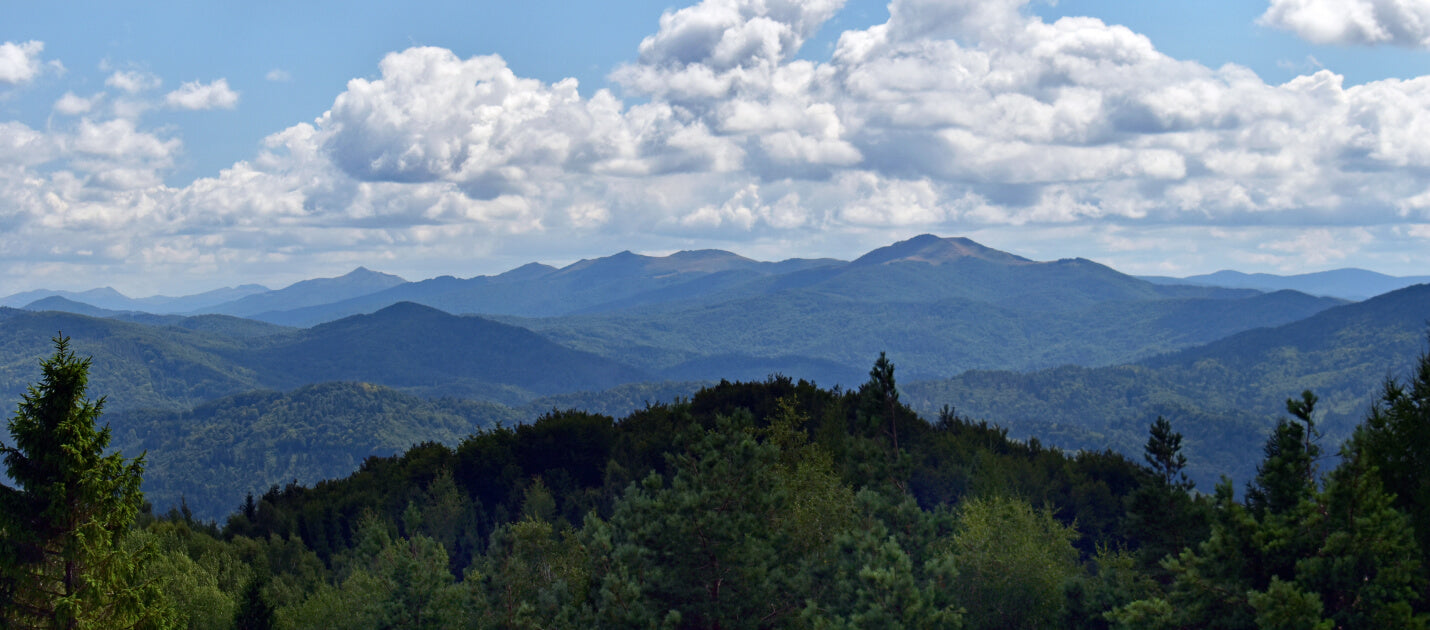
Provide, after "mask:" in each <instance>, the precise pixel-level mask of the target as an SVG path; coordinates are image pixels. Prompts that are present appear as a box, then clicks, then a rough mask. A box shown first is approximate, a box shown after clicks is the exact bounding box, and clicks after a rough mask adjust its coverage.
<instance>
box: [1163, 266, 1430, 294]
mask: <svg viewBox="0 0 1430 630" xmlns="http://www.w3.org/2000/svg"><path fill="white" fill-rule="evenodd" d="M1142 278H1143V279H1144V280H1148V281H1151V282H1156V283H1158V284H1190V285H1197V286H1211V287H1231V288H1241V289H1256V290H1257V291H1284V290H1291V291H1300V292H1302V293H1307V294H1310V295H1325V296H1330V297H1338V298H1343V299H1347V300H1364V299H1366V298H1370V297H1375V296H1377V295H1380V294H1382V293H1389V292H1391V291H1394V290H1396V289H1404V288H1405V287H1408V286H1410V285H1413V284H1424V283H1426V282H1430V276H1388V275H1385V274H1383V273H1376V272H1374V271H1366V270H1365V269H1354V268H1352V269H1332V270H1330V271H1318V272H1315V273H1301V274H1296V275H1291V276H1278V275H1275V274H1269V273H1242V272H1240V271H1231V270H1222V271H1218V272H1216V273H1208V274H1202V275H1196V276H1187V277H1185V278H1168V277H1164V276H1143V277H1142Z"/></svg>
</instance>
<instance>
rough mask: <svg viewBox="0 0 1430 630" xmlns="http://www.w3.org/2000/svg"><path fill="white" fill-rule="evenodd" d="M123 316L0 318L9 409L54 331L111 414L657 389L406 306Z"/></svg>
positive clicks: (602, 365)
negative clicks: (308, 318)
mask: <svg viewBox="0 0 1430 630" xmlns="http://www.w3.org/2000/svg"><path fill="white" fill-rule="evenodd" d="M123 317H125V318H126V319H130V320H132V321H124V320H121V319H116V318H108V317H89V316H85V315H78V314H73V313H64V312H58V311H44V312H32V311H24V310H16V309H0V396H4V397H5V398H6V399H8V400H19V398H20V396H21V394H23V393H24V391H25V387H26V386H27V385H28V384H29V383H32V382H34V380H35V377H36V375H37V371H38V367H37V366H38V365H39V358H40V357H42V356H45V352H46V349H47V344H48V343H49V339H50V337H52V336H54V335H55V334H56V333H63V334H65V335H67V336H69V337H71V338H72V339H73V342H74V347H75V348H77V349H79V351H80V352H83V353H84V354H85V355H92V356H93V358H94V374H95V376H94V382H93V385H94V387H95V388H96V389H98V390H102V391H106V392H111V393H110V394H109V398H108V402H107V404H108V408H109V409H111V410H114V411H121V410H130V409H141V408H142V409H171V410H172V409H181V408H186V407H189V406H192V405H195V404H198V403H201V402H204V401H207V400H212V399H215V398H218V397H221V396H228V395H232V394H237V393H240V392H245V391H250V390H255V389H264V388H266V389H274V390H280V391H283V390H289V389H292V388H295V387H299V386H302V385H307V384H312V383H321V382H326V381H342V380H348V381H366V382H372V383H377V384H381V385H386V386H390V387H396V388H403V389H405V390H407V391H408V392H409V393H420V394H423V395H429V396H443V395H452V396H462V397H470V398H481V399H488V400H496V401H501V402H504V403H506V404H510V405H522V404H525V403H527V402H529V401H531V400H532V399H534V398H537V397H540V396H545V395H552V394H561V393H569V392H578V391H584V390H603V389H608V388H611V387H615V386H617V385H620V384H623V383H632V382H638V381H647V380H663V379H658V378H652V376H651V375H649V374H646V373H644V372H641V371H639V370H637V369H634V368H631V367H627V366H625V365H624V364H621V363H619V362H615V361H611V360H608V359H604V358H601V357H599V356H594V355H591V354H588V353H584V352H581V351H578V350H572V349H569V348H565V347H562V346H559V345H557V344H555V343H553V342H551V341H549V340H547V339H545V338H543V337H542V336H540V335H538V334H536V333H533V332H531V331H529V330H524V329H521V328H517V327H514V326H510V325H507V324H501V323H497V322H492V321H489V320H485V319H482V318H477V317H457V316H453V315H448V314H446V313H442V312H441V311H437V310H435V309H431V308H428V307H423V306H417V305H412V304H399V305H396V306H393V307H389V308H388V309H385V310H383V311H381V312H378V313H376V314H373V315H364V316H358V317H354V318H350V319H348V320H340V321H337V322H333V323H330V324H326V325H323V326H318V327H315V328H312V329H301V330H300V329H291V328H285V327H280V326H274V325H272V324H265V323H262V322H255V321H252V320H245V319H238V318H233V317H228V316H222V315H203V316H195V317H178V316H170V315H147V314H131V315H125V316H123Z"/></svg>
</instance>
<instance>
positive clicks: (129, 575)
mask: <svg viewBox="0 0 1430 630" xmlns="http://www.w3.org/2000/svg"><path fill="white" fill-rule="evenodd" d="M54 344H55V354H54V356H52V357H50V358H49V359H46V360H44V361H42V362H41V364H40V366H41V370H42V374H43V376H42V379H41V381H40V383H39V384H38V385H32V386H30V388H29V390H28V391H27V392H26V394H25V395H24V398H23V399H22V400H21V402H20V405H19V409H18V410H17V411H16V413H15V416H14V417H13V418H11V420H10V424H9V427H10V435H11V437H12V438H13V439H14V440H15V446H13V447H12V446H9V445H5V444H0V453H3V454H4V457H5V467H6V470H7V471H8V472H9V475H10V478H11V479H13V480H14V482H15V484H16V486H17V487H16V488H8V487H4V486H0V546H3V548H0V580H3V581H0V621H3V624H0V625H4V626H5V627H7V628H135V627H168V626H169V625H171V624H172V621H173V614H172V611H170V610H169V609H168V607H167V606H165V605H164V604H163V603H162V602H161V601H160V597H159V596H160V593H159V590H158V585H156V584H153V583H150V582H145V581H143V580H141V579H140V577H139V576H140V575H142V567H141V566H140V565H141V563H142V562H143V561H145V560H146V559H147V558H148V557H149V556H152V555H153V550H152V548H141V549H139V550H137V551H136V552H130V551H127V550H125V549H124V548H123V547H122V545H121V543H122V540H123V538H124V535H125V533H126V532H127V531H128V529H129V527H130V526H131V525H132V524H133V522H134V519H135V516H136V515H137V514H138V512H139V508H140V504H141V503H142V501H143V495H142V494H141V493H140V491H139V482H140V477H141V475H142V473H143V470H144V457H143V456H142V455H141V456H139V457H138V458H135V459H134V460H131V461H126V460H125V459H124V458H123V456H122V455H120V454H119V453H114V454H110V455H105V454H104V451H105V449H106V448H107V447H108V446H109V439H110V432H109V427H108V426H107V425H106V426H105V427H104V428H103V429H96V428H95V422H96V420H98V418H99V416H100V412H101V410H102V409H103V407H104V399H103V398H100V399H99V400H97V401H93V400H89V399H88V398H86V397H85V393H86V388H87V386H88V383H89V367H90V360H89V359H80V358H78V357H76V356H75V354H74V352H72V351H70V348H69V339H68V338H66V337H56V338H55V339H54Z"/></svg>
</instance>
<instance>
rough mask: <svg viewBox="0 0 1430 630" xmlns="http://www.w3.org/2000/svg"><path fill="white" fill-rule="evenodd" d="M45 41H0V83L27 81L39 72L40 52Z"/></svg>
mask: <svg viewBox="0 0 1430 630" xmlns="http://www.w3.org/2000/svg"><path fill="white" fill-rule="evenodd" d="M44 50H45V43H44V42H39V41H33V40H32V41H28V42H22V43H18V44H17V43H15V42H4V43H0V83H9V84H12V85H14V84H19V83H28V82H30V81H31V80H32V79H34V78H35V77H36V76H38V75H39V74H40V71H41V69H42V68H43V64H41V62H40V53H41V52H43V51H44Z"/></svg>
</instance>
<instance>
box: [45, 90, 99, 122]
mask: <svg viewBox="0 0 1430 630" xmlns="http://www.w3.org/2000/svg"><path fill="white" fill-rule="evenodd" d="M103 98H104V94H103V93H101V94H95V95H94V96H91V97H89V98H84V97H82V96H76V95H75V93H74V92H65V94H64V96H61V97H60V98H59V100H57V101H55V111H57V112H59V113H61V114H64V115H66V116H78V115H80V114H84V113H88V112H89V110H91V109H94V105H95V103H97V102H99V101H100V100H102V99H103Z"/></svg>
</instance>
